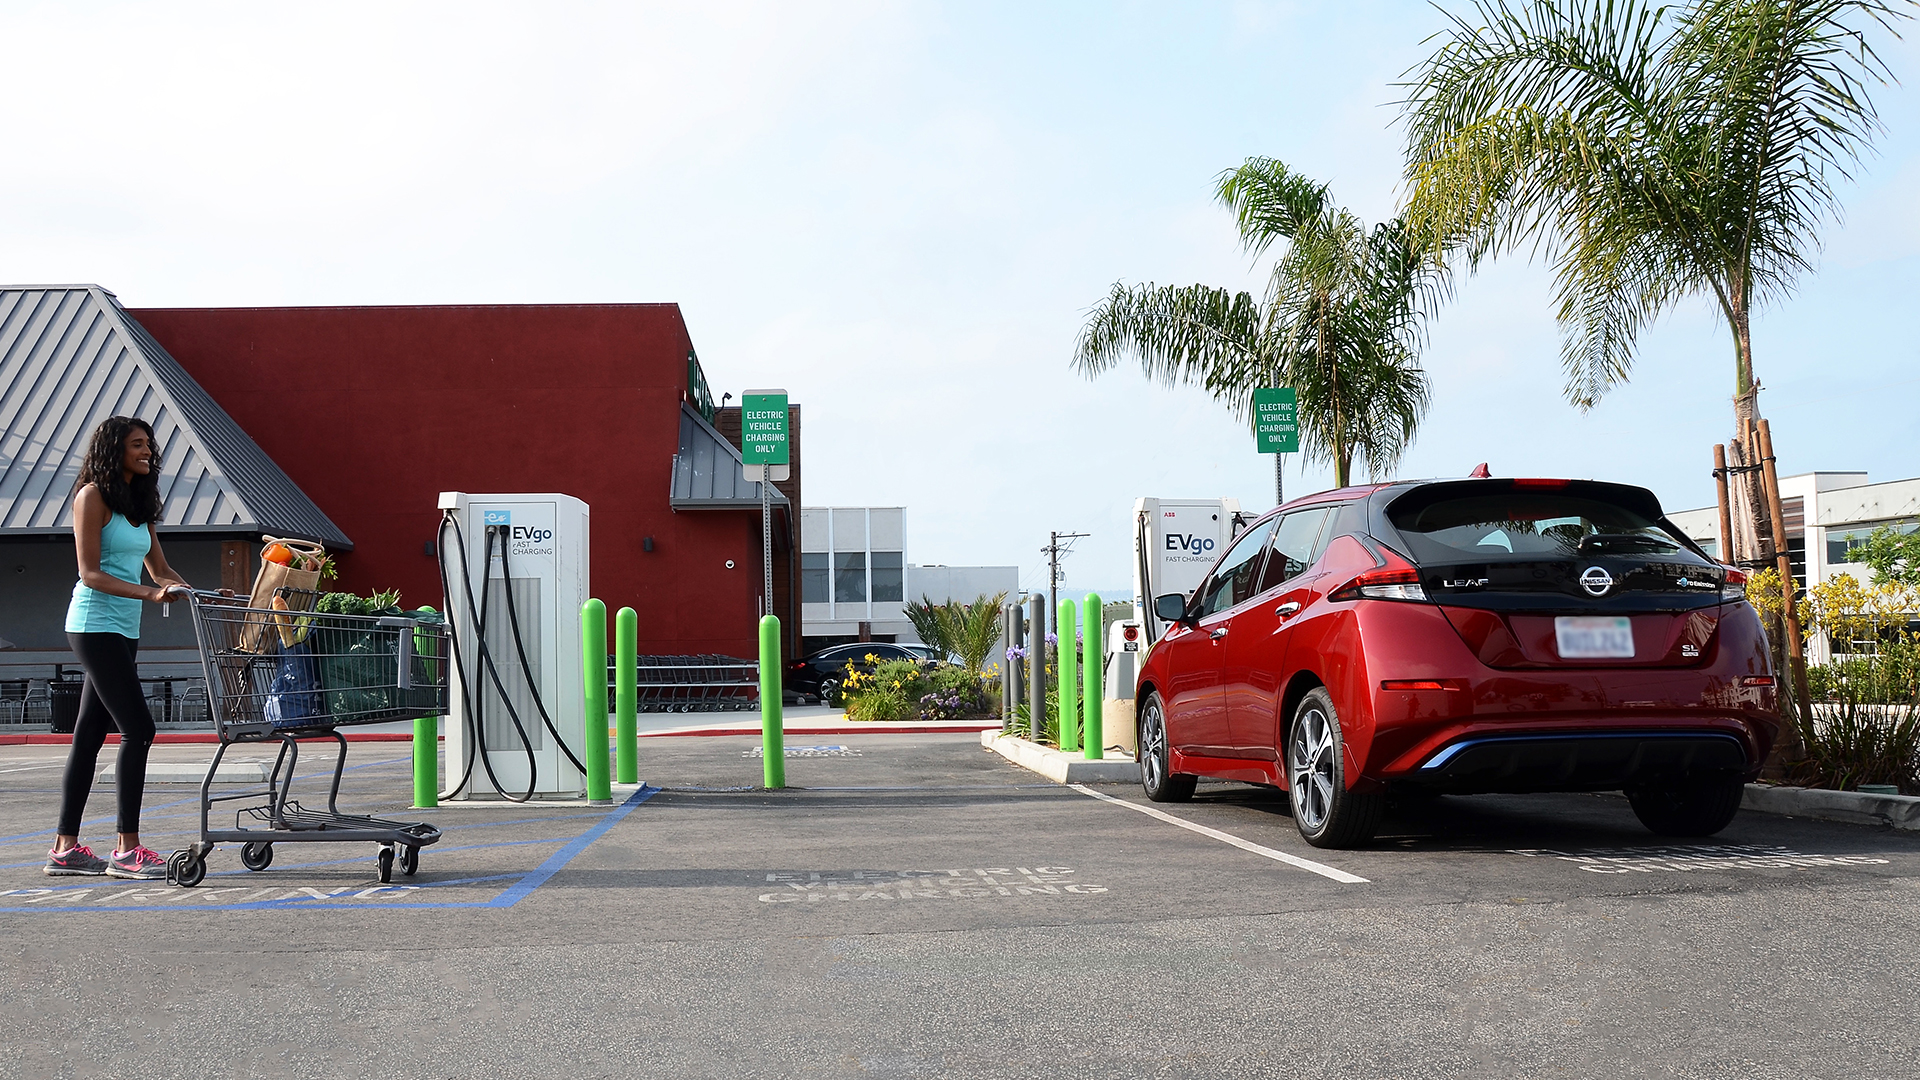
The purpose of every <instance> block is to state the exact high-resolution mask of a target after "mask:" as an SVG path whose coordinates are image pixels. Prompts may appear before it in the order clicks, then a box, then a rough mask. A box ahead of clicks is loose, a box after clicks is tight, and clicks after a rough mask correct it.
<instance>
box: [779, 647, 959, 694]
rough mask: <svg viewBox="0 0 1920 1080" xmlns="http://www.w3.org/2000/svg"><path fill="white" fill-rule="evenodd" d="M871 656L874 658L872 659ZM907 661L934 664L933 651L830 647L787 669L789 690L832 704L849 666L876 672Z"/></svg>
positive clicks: (787, 689) (927, 649) (787, 686)
mask: <svg viewBox="0 0 1920 1080" xmlns="http://www.w3.org/2000/svg"><path fill="white" fill-rule="evenodd" d="M869 656H872V657H873V658H874V659H873V660H868V659H867V657H869ZM906 659H912V660H920V661H930V660H932V659H933V650H932V649H929V648H928V647H926V646H925V645H904V644H902V645H896V644H894V643H893V642H890V641H856V642H852V643H850V644H846V645H829V646H827V647H826V648H824V649H821V650H820V651H819V652H816V653H812V654H810V655H807V656H803V657H801V658H800V659H798V660H795V661H794V662H793V663H791V664H789V665H788V666H787V680H786V686H785V690H786V691H787V692H788V693H791V694H799V695H800V696H802V697H811V698H815V699H817V700H819V701H820V703H821V704H823V705H832V704H834V703H835V702H836V701H837V699H838V696H839V692H840V682H841V680H842V679H845V678H846V677H847V665H848V664H849V663H851V664H853V665H854V670H856V671H872V670H873V668H874V664H875V663H876V662H883V661H887V660H906Z"/></svg>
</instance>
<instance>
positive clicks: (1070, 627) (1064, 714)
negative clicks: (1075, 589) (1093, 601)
mask: <svg viewBox="0 0 1920 1080" xmlns="http://www.w3.org/2000/svg"><path fill="white" fill-rule="evenodd" d="M1053 632H1054V634H1055V635H1056V638H1057V643H1058V650H1057V651H1058V652H1059V654H1060V749H1061V750H1063V751H1065V752H1067V753H1069V754H1071V753H1072V752H1074V751H1075V750H1077V749H1079V748H1080V702H1079V699H1078V697H1077V696H1076V695H1078V694H1079V692H1080V686H1079V682H1080V680H1079V679H1078V678H1077V677H1076V667H1077V662H1076V660H1075V657H1074V655H1073V647H1074V643H1073V635H1074V618H1073V601H1071V600H1062V601H1060V614H1059V617H1058V618H1057V619H1055V620H1054V624H1053Z"/></svg>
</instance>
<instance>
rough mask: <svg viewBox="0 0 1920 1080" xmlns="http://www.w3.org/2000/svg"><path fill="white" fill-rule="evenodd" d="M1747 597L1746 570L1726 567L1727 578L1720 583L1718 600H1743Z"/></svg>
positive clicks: (1723, 601)
mask: <svg viewBox="0 0 1920 1080" xmlns="http://www.w3.org/2000/svg"><path fill="white" fill-rule="evenodd" d="M1746 598H1747V572H1746V571H1744V570H1735V569H1733V568H1732V567H1728V568H1727V579H1726V580H1725V581H1723V582H1721V583H1720V600H1721V602H1722V603H1725V602H1727V601H1730V600H1745V599H1746Z"/></svg>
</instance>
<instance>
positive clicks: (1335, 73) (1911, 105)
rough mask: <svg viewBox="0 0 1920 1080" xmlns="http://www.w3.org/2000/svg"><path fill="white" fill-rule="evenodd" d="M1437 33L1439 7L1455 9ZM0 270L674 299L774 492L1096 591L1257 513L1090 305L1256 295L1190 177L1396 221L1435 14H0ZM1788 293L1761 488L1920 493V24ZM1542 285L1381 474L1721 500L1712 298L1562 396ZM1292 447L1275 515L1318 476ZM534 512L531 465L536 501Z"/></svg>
mask: <svg viewBox="0 0 1920 1080" xmlns="http://www.w3.org/2000/svg"><path fill="white" fill-rule="evenodd" d="M1450 6H1451V7H1452V8H1453V9H1455V10H1462V7H1461V5H1460V4H1458V3H1452V4H1451V5H1450ZM0 16H4V19H5V24H6V26H7V28H8V30H9V34H8V37H9V39H10V41H11V43H12V44H13V46H14V47H13V48H11V49H10V50H9V61H8V63H7V64H6V65H4V66H0V93H4V95H5V97H6V99H7V100H8V101H9V102H10V105H11V107H10V108H9V109H8V110H7V112H8V126H9V129H10V135H11V138H10V139H9V149H8V151H6V154H7V157H8V160H7V161H6V163H5V167H4V168H0V207H4V208H5V209H4V211H0V283H6V284H49V283H61V284H65V283H76V282H88V283H98V284H101V285H104V286H106V287H107V288H109V289H111V290H113V291H114V292H115V293H116V294H118V295H119V297H120V298H121V300H122V302H123V303H125V304H127V305H128V306H129V307H165V306H206V307H228V306H252V305H297V304H432V303H585V302H598V303H604V302H661V301H669V302H675V303H678V304H679V305H680V306H681V309H682V311H683V312H684V314H685V317H686V320H687V324H688V327H689V329H690V331H691V333H692V336H693V340H694V343H695V346H696V348H697V349H698V351H699V354H700V358H701V361H702V364H703V365H704V367H705V368H706V372H707V376H708V380H709V382H710V383H711V384H712V387H713V391H714V393H715V395H716V396H718V395H720V394H722V393H725V392H729V391H731V392H732V393H734V394H735V395H736V400H737V395H738V394H739V392H740V391H741V390H743V389H745V388H748V387H756V388H757V387H785V388H786V389H787V390H788V391H789V393H790V394H791V396H792V399H793V401H795V402H796V403H798V404H800V405H801V406H802V407H803V408H804V410H805V412H804V415H805V426H804V432H803V434H804V438H805V447H806V462H807V471H806V479H805V483H806V497H807V502H808V504H809V505H818V506H827V505H833V506H904V507H906V508H907V517H906V520H907V545H908V552H907V557H908V560H909V561H911V562H916V563H945V564H950V565H1017V566H1019V567H1020V569H1021V585H1022V587H1023V588H1028V589H1034V588H1044V587H1045V584H1046V573H1045V570H1044V558H1043V557H1042V556H1041V555H1040V553H1039V549H1040V548H1041V547H1042V546H1044V545H1045V544H1046V542H1047V534H1048V531H1049V530H1060V531H1063V532H1084V533H1088V534H1090V535H1089V536H1088V537H1087V538H1086V539H1084V540H1081V541H1078V542H1077V544H1076V546H1075V548H1074V550H1073V552H1072V554H1070V555H1069V556H1068V558H1067V559H1066V561H1065V563H1064V568H1065V571H1066V574H1065V581H1064V586H1063V588H1064V589H1066V590H1068V591H1079V590H1085V589H1099V590H1101V591H1103V593H1104V594H1105V595H1107V596H1108V597H1109V598H1112V597H1113V596H1115V595H1120V594H1124V593H1125V592H1126V591H1127V589H1128V582H1129V571H1128V567H1129V547H1128V544H1129V536H1130V533H1131V520H1132V507H1133V503H1134V500H1135V499H1136V498H1138V497H1140V496H1157V497H1162V498H1212V497H1222V496H1224V497H1233V498H1237V499H1239V500H1240V502H1241V504H1242V506H1243V507H1245V508H1246V509H1248V510H1263V509H1265V508H1267V507H1269V506H1271V505H1273V497H1274V496H1273V470H1272V464H1271V459H1270V458H1265V457H1262V456H1260V455H1259V454H1257V453H1256V452H1255V451H1254V447H1253V439H1252V435H1251V433H1250V432H1249V431H1248V429H1247V428H1246V426H1245V425H1244V424H1241V423H1238V422H1235V421H1234V420H1233V419H1231V418H1230V417H1229V415H1228V414H1227V412H1226V410H1225V409H1224V408H1223V407H1222V406H1220V405H1219V404H1218V403H1216V402H1214V401H1213V400H1212V399H1210V398H1209V397H1207V396H1206V395H1205V394H1203V393H1201V392H1199V391H1196V390H1190V389H1177V390H1169V389H1167V388H1164V387H1161V386H1159V385H1156V384H1151V383H1149V382H1147V381H1146V380H1145V379H1144V378H1142V377H1141V375H1140V374H1139V372H1138V370H1137V368H1133V367H1122V368H1121V369H1119V370H1116V371H1112V372H1109V373H1108V374H1106V375H1104V376H1102V377H1100V378H1099V379H1097V380H1093V381H1089V380H1087V379H1086V378H1084V377H1082V376H1080V375H1078V374H1076V373H1075V372H1074V371H1073V370H1072V369H1071V367H1070V362H1071V358H1072V354H1073V346H1074V338H1075V334H1076V332H1077V331H1078V330H1079V328H1080V327H1081V325H1082V324H1083V323H1084V321H1085V320H1086V317H1087V314H1088V311H1089V309H1090V308H1091V307H1092V306H1093V305H1094V304H1095V303H1096V302H1098V301H1099V300H1100V299H1101V298H1102V297H1103V296H1104V295H1105V294H1106V293H1107V292H1108V290H1109V289H1110V288H1111V287H1112V286H1113V285H1114V283H1116V282H1126V283H1129V284H1137V283H1141V282H1157V283H1161V284H1191V283H1204V284H1208V285H1214V286H1222V287H1232V288H1236V289H1249V290H1253V291H1255V292H1258V291H1259V290H1260V288H1261V287H1262V285H1263V283H1264V281H1265V278H1266V271H1267V269H1268V266H1269V265H1270V264H1269V263H1268V262H1266V261H1256V260H1252V259H1250V258H1248V257H1247V256H1246V255H1245V254H1243V253H1242V252H1241V250H1240V249H1239V247H1238V245H1237V241H1236V238H1235V235H1234V232H1233V228H1232V223H1231V221H1230V219H1229V217H1228V215H1227V213H1226V211H1224V210H1223V209H1221V208H1220V207H1219V206H1218V205H1217V204H1216V203H1215V202H1214V200H1213V199H1212V197H1211V191H1212V187H1213V183H1214V179H1215V177H1216V176H1217V175H1218V174H1219V173H1220V172H1221V171H1222V170H1225V169H1228V168H1231V167H1233V166H1235V165H1237V164H1239V163H1240V162H1241V161H1243V160H1245V159H1246V158H1248V157H1253V156H1267V157H1275V158H1278V159H1280V160H1282V161H1284V162H1286V163H1287V164H1288V165H1289V166H1291V167H1293V168H1295V169H1297V170H1299V171H1301V172H1303V173H1305V174H1306V175H1308V176H1311V177H1314V178H1316V179H1319V180H1322V181H1324V182H1326V183H1327V184H1329V185H1330V186H1331V190H1332V193H1333V195H1334V197H1335V198H1336V199H1337V200H1338V201H1340V202H1341V203H1342V204H1344V205H1346V206H1347V207H1349V208H1351V209H1352V210H1353V211H1354V212H1356V213H1358V214H1359V215H1360V216H1362V217H1363V218H1365V219H1367V220H1369V221H1375V220H1379V219H1381V218H1383V217H1386V216H1390V215H1391V214H1393V213H1394V212H1395V210H1396V209H1397V207H1398V205H1399V199H1400V198H1401V197H1402V195H1403V189H1402V187H1401V184H1400V176H1401V161H1402V156H1401V155H1402V150H1403V131H1402V129H1401V128H1400V127H1399V125H1398V123H1397V118H1398V112H1397V109H1396V108H1395V107H1394V105H1393V102H1395V101H1396V100H1397V99H1398V98H1399V97H1400V96H1401V93H1402V92H1401V91H1400V90H1399V88H1398V87H1397V86H1396V83H1397V82H1398V81H1399V80H1400V78H1401V77H1402V76H1403V74H1404V73H1405V72H1406V71H1407V70H1408V68H1409V67H1410V66H1411V65H1413V64H1414V63H1416V62H1417V61H1418V60H1420V59H1421V58H1422V57H1423V56H1424V55H1425V54H1426V52H1427V50H1428V49H1430V48H1431V45H1430V43H1423V39H1425V38H1427V36H1428V35H1430V34H1432V33H1434V32H1435V31H1437V30H1439V29H1440V28H1441V26H1442V25H1443V22H1444V19H1443V16H1442V15H1441V13H1440V12H1439V11H1437V10H1436V9H1435V8H1433V7H1432V6H1430V5H1428V4H1425V3H1415V2H1386V0H1378V2H1372V0H1350V2H1346V3H1341V4H1328V3H1312V2H1302V3H1287V2H1279V3H1258V2H1250V0H1249V2H1239V3H1233V2H1227V3H1215V4H1204V3H1190V4H1180V5H1165V4H1148V3H1116V4H1107V5H1091V4H1088V5H1072V4H1056V5H1035V4H1031V3H984V2H977V0H968V2H965V3H959V2H956V3H950V4H938V3H892V4H880V3H860V2H836V3H832V4H795V3H765V4H736V3H716V2H707V0H703V2H699V3H687V4H640V3H624V4H607V5H593V4H570V3H543V4H538V5H527V4H513V5H506V4H492V3H472V2H468V3H461V4H457V5H455V4H423V3H400V4H396V3H382V4H356V3H333V4H326V5H297V6H296V5H262V4H193V3H171V4H165V5H157V4H143V3H93V4H85V5H77V4H68V3H42V4H29V3H0ZM1915 29H1920V28H1916V27H1913V26H1912V25H1909V27H1908V33H1907V40H1904V41H1893V40H1881V41H1880V42H1879V44H1880V51H1881V54H1882V56H1883V58H1885V59H1886V60H1887V61H1888V63H1889V64H1890V65H1891V66H1892V68H1893V70H1894V73H1895V75H1896V76H1898V77H1900V78H1903V79H1905V80H1906V83H1907V85H1892V86H1885V87H1881V88H1879V89H1878V90H1877V92H1876V97H1875V100H1876V102H1877V104H1878V105H1879V108H1880V111H1881V115H1882V119H1883V121H1884V123H1885V125H1886V128H1887V130H1886V132H1885V134H1884V135H1883V136H1882V137H1881V139H1880V141H1879V144H1878V147H1877V150H1876V152H1875V153H1874V155H1873V156H1872V157H1870V158H1869V159H1867V160H1866V161H1864V162H1862V163H1861V164H1860V166H1859V167H1858V168H1857V169H1856V170H1855V176H1854V178H1853V179H1852V180H1849V181H1845V182H1843V183H1842V184H1841V185H1840V191H1841V195H1842V200H1843V204H1844V208H1845V212H1844V218H1843V219H1842V220H1840V221H1837V222H1835V223H1833V224H1832V225H1831V226H1830V227H1829V228H1828V229H1827V230H1826V233H1825V244H1824V248H1823V250H1822V251H1821V252H1820V254H1819V256H1818V259H1817V263H1816V271H1815V272H1814V273H1812V274H1809V275H1807V276H1806V277H1804V278H1803V279H1802V280H1801V282H1800V283H1799V286H1798V288H1797V290H1796V292H1795V293H1794V295H1793V296H1792V297H1790V298H1789V299H1787V300H1786V301H1784V302H1782V303H1779V304H1776V305H1774V306H1773V307H1771V308H1769V309H1767V310H1766V311H1764V312H1763V313H1762V314H1761V315H1760V316H1759V317H1758V319H1757V320H1756V322H1755V326H1754V334H1753V337H1754V354H1755V367H1756V370H1757V372H1758V374H1759V377H1760V380H1761V382H1762V384H1763V385H1764V386H1765V387H1766V391H1765V392H1764V393H1763V394H1762V396H1761V410H1762V413H1763V414H1764V415H1766V416H1768V417H1770V418H1771V420H1772V422H1773V425H1774V431H1775V444H1776V447H1777V450H1778V453H1779V455H1780V460H1781V469H1782V472H1783V473H1786V474H1792V473H1799V472H1807V471H1811V470H1816V469H1828V470H1866V471H1868V472H1869V473H1871V474H1872V478H1873V479H1874V480H1891V479H1900V478H1906V477H1912V476H1916V475H1920V455H1916V452H1915V447H1916V445H1920V438H1917V436H1920V410H1916V409H1915V407H1914V405H1915V403H1916V401H1920V365H1916V364H1915V359H1916V346H1915V343H1914V338H1913V335H1912V334H1911V332H1910V331H1909V329H1908V324H1909V322H1910V319H1911V311H1912V306H1911V299H1910V297H1911V294H1912V293H1913V292H1914V288H1915V285H1916V283H1920V206H1917V205H1916V201H1915V200H1914V198H1913V196H1912V193H1913V192H1914V191H1916V190H1917V189H1920V91H1916V90H1915V89H1913V85H1914V84H1915V82H1916V81H1917V80H1920V45H1916V41H1917V40H1920V36H1917V35H1916V34H1915V33H1914V32H1913V31H1914V30H1915ZM1549 285H1550V277H1549V273H1548V271H1547V269H1546V268H1544V267H1543V266H1540V265H1538V264H1534V263H1530V262H1529V261H1528V260H1526V259H1525V258H1520V257H1516V258H1509V259H1506V260H1503V261H1501V262H1499V263H1496V264H1494V265H1492V266H1490V267H1487V268H1484V269H1483V270H1482V271H1481V272H1480V273H1479V274H1478V275H1476V276H1473V277H1469V278H1464V279H1462V280H1460V282H1459V283H1458V287H1457V289H1456V293H1455V296H1454V298H1453V300H1452V302H1451V303H1450V304H1449V306H1448V307H1447V308H1446V309H1445V310H1444V311H1443V312H1442V313H1441V314H1440V316H1439V318H1438V319H1437V321H1435V322H1434V323H1433V325H1432V328H1431V340H1430V341H1429V343H1428V347H1427V349H1426V351H1425V352H1424V354H1423V358H1422V363H1423V365H1424V366H1425V367H1426V369H1427V371H1428V373H1429V375H1430V377H1431V380H1432V387H1433V404H1432V409H1431V411H1430V413H1429V414H1428V416H1427V417H1426V420H1425V422H1424V423H1423V425H1422V426H1421V429H1420V431H1419V434H1418V436H1417V439H1416V441H1415V442H1414V444H1413V445H1412V447H1411V448H1410V449H1409V451H1408V452H1407V454H1406V456H1405V459H1404V460H1403V462H1402V464H1401V467H1400V469H1399V470H1398V472H1399V475H1401V476H1410V477H1411V476H1461V475H1465V474H1466V473H1467V472H1468V471H1469V470H1470V469H1472V468H1473V466H1474V465H1476V464H1477V463H1479V462H1482V461H1485V462H1489V463H1490V465H1491V468H1492V470H1493V472H1494V473H1495V474H1496V475H1521V476H1526V475H1560V476H1577V477H1593V478H1598V479H1606V480H1615V481H1622V482H1627V483H1635V484H1642V485H1645V486H1647V487H1650V488H1652V489H1653V490H1654V491H1655V492H1656V493H1658V494H1659V496H1660V498H1661V499H1662V501H1663V503H1664V504H1665V505H1666V506H1667V507H1668V508H1669V509H1685V508H1689V507H1696V506H1703V505H1708V504H1710V503H1711V502H1712V500H1713V484H1712V478H1711V476H1710V473H1709V469H1710V467H1711V448H1712V445H1713V444H1714V443H1715V442H1721V441H1725V439H1726V437H1727V435H1728V433H1729V432H1730V429H1731V402H1730V395H1731V393H1732V372H1733V362H1732V361H1733V352H1732V345H1731V343H1730V340H1729V338H1728V336H1727V334H1726V332H1725V329H1724V326H1723V324H1721V323H1720V322H1719V320H1718V317H1717V315H1716V314H1715V313H1714V312H1713V311H1712V310H1710V309H1709V307H1708V304H1707V302H1706V301H1704V300H1693V301H1687V302H1683V303H1682V304H1681V305H1680V306H1679V307H1677V308H1676V309H1675V310H1674V311H1673V312H1672V313H1671V314H1670V315H1668V316H1667V317H1665V318H1663V319H1662V320H1661V321H1659V322H1658V323H1656V324H1654V325H1653V326H1651V327H1650V328H1649V329H1648V330H1647V331H1646V332H1645V333H1644V334H1643V336H1642V339H1641V347H1640V353H1639V358H1638V361H1637V363H1636V365H1635V367H1634V371H1633V377H1632V381H1631V382H1630V383H1629V384H1628V385H1626V386H1624V387H1621V388H1620V389H1618V390H1616V391H1614V392H1613V393H1612V394H1610V395H1608V396H1607V397H1606V398H1605V399H1604V400H1603V401H1602V402H1601V403H1600V404H1599V406H1598V407H1596V408H1594V409H1593V410H1591V411H1589V412H1586V413H1582V412H1581V411H1579V410H1578V409H1576V408H1574V407H1573V406H1571V405H1569V404H1567V402H1566V401H1565V399H1564V398H1563V397H1562V396H1561V384H1562V375H1561V372H1560V369H1559V363H1558V340H1559V339H1558V332H1557V330H1556V328H1555V326H1554V324H1553V319H1552V309H1551V306H1550V300H1549ZM1330 483H1331V480H1330V471H1329V470H1328V469H1326V468H1324V467H1318V466H1311V465H1308V466H1305V467H1302V465H1301V464H1300V462H1299V461H1297V460H1296V459H1291V458H1290V459H1289V461H1288V463H1287V469H1286V474H1285V484H1286V489H1287V492H1288V494H1289V496H1293V495H1298V494H1304V493H1307V492H1310V491H1316V490H1321V489H1324V488H1326V487H1328V486H1330ZM556 487H558V488H559V489H561V490H564V483H562V482H560V478H557V479H556Z"/></svg>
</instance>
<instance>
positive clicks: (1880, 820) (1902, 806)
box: [1740, 784, 1920, 831]
mask: <svg viewBox="0 0 1920 1080" xmlns="http://www.w3.org/2000/svg"><path fill="white" fill-rule="evenodd" d="M1740 809H1742V810H1752V811H1755V812H1756V813H1761V814H1784V815H1786V816H1788V817H1802V818H1812V819H1814V820H1816V821H1844V822H1846V823H1848V824H1850V825H1891V826H1893V827H1894V828H1896V829H1912V830H1916V831H1920V797H1916V796H1913V795H1866V794H1862V793H1861V792H1858V791H1829V790H1827V789H1825V788H1803V787H1781V786H1776V785H1773V784H1748V785H1747V793H1746V795H1745V796H1744V797H1742V798H1741V800H1740Z"/></svg>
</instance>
